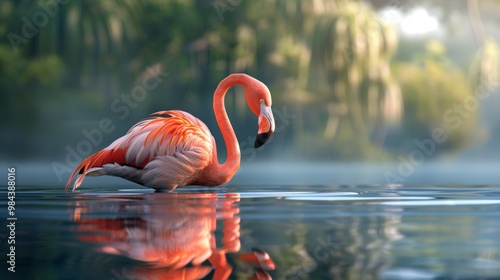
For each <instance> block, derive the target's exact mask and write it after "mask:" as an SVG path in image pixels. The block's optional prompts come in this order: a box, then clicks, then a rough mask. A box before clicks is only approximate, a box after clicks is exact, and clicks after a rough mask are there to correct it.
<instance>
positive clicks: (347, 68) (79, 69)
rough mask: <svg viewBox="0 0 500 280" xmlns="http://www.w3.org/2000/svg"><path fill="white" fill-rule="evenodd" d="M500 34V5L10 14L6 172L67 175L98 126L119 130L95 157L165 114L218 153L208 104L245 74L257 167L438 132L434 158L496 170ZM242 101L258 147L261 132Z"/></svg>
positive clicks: (383, 154)
mask: <svg viewBox="0 0 500 280" xmlns="http://www.w3.org/2000/svg"><path fill="white" fill-rule="evenodd" d="M59 2H60V3H59ZM499 23H500V1H498V0H457V1H404V0H400V1H397V0H378V1H344V0H336V1H332V0H314V1H300V0H258V1H243V0H213V1H205V0H146V1H132V0H107V1H98V0H71V1H55V0H54V1H50V0H43V1H30V0H26V1H14V0H2V1H1V2H0V92H1V96H2V102H1V103H0V118H1V122H0V131H2V137H1V138H0V147H1V156H2V159H16V160H23V159H31V160H38V159H39V160H48V161H54V160H56V161H60V162H64V161H65V156H66V155H67V154H68V147H69V149H71V150H74V151H77V152H78V150H77V149H78V147H79V146H78V145H79V143H81V141H82V140H85V139H87V138H86V136H85V134H84V133H82V131H83V130H86V131H93V130H94V129H99V122H100V121H101V120H103V119H105V118H107V119H109V120H111V123H112V125H113V127H114V129H113V131H112V132H103V133H102V134H103V139H102V141H95V142H96V143H95V144H93V146H92V152H95V151H97V150H98V149H100V148H103V147H105V146H107V145H108V144H109V143H111V142H112V141H113V140H114V139H116V138H117V137H119V136H121V135H122V134H124V133H125V132H126V131H127V129H128V128H129V127H130V126H132V125H133V124H134V123H136V122H137V121H139V120H140V119H142V118H144V117H146V116H147V115H148V114H149V113H152V112H155V111H159V110H166V109H181V110H185V111H189V112H191V113H192V114H194V115H195V116H198V117H199V118H200V119H202V120H203V121H204V122H205V123H207V125H208V126H209V127H210V128H211V130H212V132H213V133H214V135H216V137H217V138H218V141H220V142H221V141H222V140H221V138H220V133H219V132H218V129H217V128H216V123H215V118H214V116H213V113H212V106H211V102H212V94H213V91H214V89H215V88H216V86H217V84H218V83H219V81H220V80H221V79H223V78H224V77H225V76H227V75H228V74H230V73H234V72H245V73H248V74H250V75H252V76H254V77H256V78H258V79H260V80H261V81H263V82H264V83H266V84H267V85H268V87H269V88H270V90H271V93H272V96H273V110H274V112H275V118H276V125H277V132H276V134H275V138H274V139H273V140H272V142H270V143H269V146H266V147H264V149H266V152H265V153H260V154H259V157H258V158H260V159H275V160H283V159H300V160H322V161H365V160H366V161H380V160H386V161H390V160H391V159H396V158H397V156H398V155H401V154H405V153H406V154H407V153H409V152H411V151H412V150H415V149H418V146H417V145H416V144H415V140H419V141H422V140H424V139H432V138H431V137H432V133H433V131H435V130H436V129H437V128H438V129H439V128H441V129H443V130H444V131H445V133H446V136H447V138H446V141H444V142H443V143H435V144H436V147H435V148H436V152H433V153H432V154H429V155H428V156H429V157H430V158H437V157H443V156H448V157H449V156H455V157H466V158H468V159H469V158H479V159H486V158H487V159H493V160H498V159H499V158H500V152H499V151H500V150H499V149H498V148H499V141H496V140H495V139H499V137H500V118H499V117H500V112H499V110H498V109H497V107H498V105H497V104H498V102H500V99H499V98H498V97H497V96H496V95H498V92H497V90H496V85H497V84H498V81H499V71H498V70H499V69H498V68H499V66H500V57H499V50H498V45H497V44H498V41H499V39H498V38H499V37H500V29H499V28H497V27H498V24H499ZM144 81H149V82H151V84H153V83H154V82H152V81H156V82H158V83H157V86H152V87H148V88H147V89H145V85H144ZM141 86H142V90H143V92H146V94H145V95H140V98H139V97H138V96H139V95H137V96H135V97H134V94H136V93H135V92H134V91H135V90H136V89H137V87H141ZM233 91H234V94H232V93H230V94H228V95H227V97H226V107H227V109H228V113H229V116H230V118H231V121H232V123H233V125H234V127H235V130H236V133H237V135H238V137H239V140H240V143H241V144H242V146H244V145H246V146H250V145H249V143H250V142H248V141H249V140H248V137H252V138H253V137H254V135H255V132H256V123H257V122H256V119H255V117H254V116H253V115H252V114H251V112H250V110H248V109H247V108H246V105H245V99H244V96H243V95H242V94H241V89H235V90H233ZM478 96H482V98H478ZM127 98H128V99H127ZM134 98H135V99H134ZM464 102H465V103H464ZM460 107H461V108H462V109H460ZM464 108H465V109H464ZM464 110H465V111H464ZM98 140H99V139H98ZM245 141H246V142H248V143H246V142H245ZM80 148H81V147H80ZM495 148H496V149H495ZM243 149H244V147H243ZM223 150H224V149H220V151H223ZM243 151H244V152H243V156H253V155H252V153H245V150H243ZM85 153H87V151H85ZM85 155H86V154H85Z"/></svg>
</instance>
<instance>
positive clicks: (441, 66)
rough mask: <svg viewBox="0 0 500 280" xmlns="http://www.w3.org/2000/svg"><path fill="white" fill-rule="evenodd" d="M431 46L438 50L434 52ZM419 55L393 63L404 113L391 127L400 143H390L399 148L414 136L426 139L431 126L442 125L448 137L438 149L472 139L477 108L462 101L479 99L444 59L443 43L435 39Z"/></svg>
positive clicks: (459, 74) (443, 149)
mask: <svg viewBox="0 0 500 280" xmlns="http://www.w3.org/2000/svg"><path fill="white" fill-rule="evenodd" d="M428 46H429V45H428ZM433 46H434V47H433ZM435 49H439V50H442V51H439V55H438V53H436V52H434V50H435ZM423 57H426V58H427V59H424V60H420V61H416V62H414V63H405V62H401V63H397V64H395V65H394V69H393V70H394V71H393V73H395V76H396V80H397V81H398V83H399V84H400V86H401V88H402V92H403V100H404V107H405V116H404V119H403V122H402V124H401V126H400V128H399V129H396V130H395V131H396V135H397V137H396V138H397V139H398V140H397V142H398V143H400V144H399V145H397V143H396V141H394V143H391V144H392V146H393V147H394V148H396V149H401V148H404V146H405V145H407V144H408V143H413V141H414V140H415V139H424V138H430V137H431V134H432V131H433V130H434V129H435V128H443V129H445V130H446V132H447V136H448V139H447V141H446V142H445V143H443V145H441V146H439V147H438V148H440V151H441V152H445V151H451V150H455V149H458V148H460V147H463V146H464V145H465V144H466V143H468V142H469V141H470V140H471V139H473V137H471V136H470V135H471V131H473V128H474V125H475V123H476V118H477V111H478V108H477V107H476V108H474V109H468V108H472V106H471V105H467V106H465V105H464V104H465V103H466V102H467V100H470V99H475V100H476V101H477V102H479V101H478V100H477V99H476V97H475V96H474V91H473V90H472V87H471V86H470V84H469V83H468V80H467V77H466V76H465V74H464V72H463V71H462V70H461V69H458V68H456V67H454V66H452V65H451V63H450V62H449V61H447V59H446V57H445V53H444V46H442V45H440V46H439V47H436V42H432V43H431V45H430V47H428V48H427V54H425V55H424V56H423ZM471 104H472V103H471ZM461 108H463V109H461ZM462 111H463V112H464V113H461V112H462ZM457 118H459V119H457ZM392 137H394V135H393V136H392Z"/></svg>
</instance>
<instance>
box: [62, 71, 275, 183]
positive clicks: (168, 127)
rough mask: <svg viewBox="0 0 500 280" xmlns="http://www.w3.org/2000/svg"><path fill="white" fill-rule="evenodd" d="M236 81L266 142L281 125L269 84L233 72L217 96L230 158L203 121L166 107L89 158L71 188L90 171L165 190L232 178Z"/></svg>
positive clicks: (236, 158)
mask: <svg viewBox="0 0 500 280" xmlns="http://www.w3.org/2000/svg"><path fill="white" fill-rule="evenodd" d="M235 85H240V86H242V87H243V89H244V92H245V98H246V101H247V104H248V106H249V107H250V110H251V111H252V112H253V113H254V114H255V115H256V116H258V131H257V137H256V139H255V143H254V147H255V148H258V147H260V146H262V145H263V144H264V143H266V142H267V141H268V140H269V139H270V137H271V135H272V134H273V132H274V128H275V124H274V117H273V113H272V110H271V104H272V100H271V94H270V92H269V89H268V88H267V86H266V85H265V84H264V83H262V82H261V81H259V80H257V79H255V78H253V77H251V76H249V75H246V74H242V73H236V74H231V75H229V76H228V77H226V78H225V79H223V80H222V81H221V82H220V83H219V85H218V86H217V88H216V90H215V93H214V99H213V110H214V113H215V118H216V120H217V124H218V126H219V128H220V130H221V133H222V137H223V139H224V142H225V144H226V149H227V159H226V161H225V162H224V163H222V164H221V163H219V160H218V158H217V147H216V143H215V139H214V137H213V136H212V134H211V133H210V130H209V129H208V127H207V126H206V125H205V124H204V123H203V122H202V121H201V120H199V119H198V118H196V117H194V116H192V115H191V114H189V113H187V112H183V111H178V110H169V111H160V112H156V113H153V114H151V115H150V116H149V118H147V119H144V120H142V121H140V122H138V123H137V124H135V125H134V126H132V128H130V130H129V131H128V132H127V133H126V134H125V135H124V136H122V137H120V138H118V139H117V140H115V141H114V142H113V143H111V145H109V146H108V147H106V148H104V149H102V150H100V151H98V152H96V153H95V154H93V155H91V156H89V157H88V158H86V159H85V160H83V161H82V163H80V164H79V165H78V166H77V167H76V168H75V170H74V171H73V173H72V174H71V176H70V178H69V180H68V183H67V184H66V190H68V188H69V186H70V185H71V182H72V181H73V179H74V178H75V177H76V180H75V183H74V185H73V189H72V191H74V190H75V189H76V188H78V187H79V186H80V185H81V184H82V182H83V179H84V178H85V176H101V175H112V176H118V177H122V178H124V179H127V180H129V181H132V182H135V183H138V184H141V185H143V186H145V187H149V188H153V189H156V190H164V191H173V190H174V189H176V188H180V187H184V186H188V185H200V186H210V187H212V186H219V185H222V184H224V183H227V182H228V181H230V180H231V179H232V178H233V176H234V174H235V173H236V171H237V170H238V169H239V167H240V147H239V144H238V141H237V139H236V135H235V133H234V130H233V127H232V126H231V122H230V121H229V118H228V116H227V113H226V109H225V107H224V96H225V94H226V92H227V91H228V89H229V88H231V87H232V86H235ZM77 174H78V175H77Z"/></svg>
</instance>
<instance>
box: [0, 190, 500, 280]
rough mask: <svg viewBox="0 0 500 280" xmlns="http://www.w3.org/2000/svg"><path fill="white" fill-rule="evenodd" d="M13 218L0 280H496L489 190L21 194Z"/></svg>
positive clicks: (496, 205) (498, 217) (495, 229)
mask: <svg viewBox="0 0 500 280" xmlns="http://www.w3.org/2000/svg"><path fill="white" fill-rule="evenodd" d="M0 194H1V204H2V205H3V206H2V207H3V208H4V209H5V210H2V211H1V213H2V214H1V215H2V216H1V217H2V220H3V222H2V223H4V224H7V223H8V222H7V220H6V218H7V217H6V213H7V206H6V204H7V199H6V197H7V193H6V191H5V189H2V192H0ZM15 215H16V217H17V221H16V229H15V234H16V236H15V238H16V248H15V254H16V267H15V270H16V272H15V273H11V272H8V271H7V267H6V266H5V259H6V253H7V234H8V232H7V231H6V230H5V228H6V226H5V225H4V226H2V227H1V228H2V231H1V232H0V234H1V235H2V236H1V237H2V238H1V243H0V245H1V252H2V254H1V255H2V258H1V259H2V260H3V261H2V263H4V266H3V269H2V271H1V272H0V279H110V280H111V279H114V280H121V279H220V278H223V277H229V279H252V278H254V279H266V278H265V277H267V276H269V277H272V279H500V187H498V186H468V187H461V186H412V187H405V186H383V185H380V186H336V185H332V186H327V185H300V186H279V185H270V186H252V185H238V186H234V185H233V186H231V185H230V186H227V187H219V188H215V189H204V188H186V189H184V190H181V191H177V192H175V193H152V192H151V191H150V190H148V189H137V188H136V189H133V188H120V187H116V186H109V187H100V188H97V187H89V186H84V187H83V188H82V189H81V190H80V191H79V192H75V193H66V192H64V191H63V190H61V186H57V187H24V186H23V187H22V188H20V187H19V188H18V189H17V193H16V212H15ZM259 277H260V278H259Z"/></svg>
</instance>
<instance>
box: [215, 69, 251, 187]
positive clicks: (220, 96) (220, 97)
mask: <svg viewBox="0 0 500 280" xmlns="http://www.w3.org/2000/svg"><path fill="white" fill-rule="evenodd" d="M235 85H241V86H243V88H244V90H245V93H246V86H247V81H246V75H241V74H232V75H230V76H229V77H227V78H225V79H224V80H222V81H221V82H220V83H219V86H218V87H217V89H216V90H215V94H214V102H213V103H214V112H215V119H216V120H217V124H218V125H219V128H220V130H221V133H222V137H223V138H224V142H225V144H226V149H227V159H226V162H224V163H223V164H220V163H219V162H218V159H217V155H216V154H215V155H214V160H215V162H214V164H215V165H216V169H217V171H216V173H217V174H216V176H217V177H219V180H220V181H223V182H221V184H222V183H225V182H227V181H229V180H230V179H231V178H232V177H233V175H234V174H235V173H236V171H238V168H239V167H240V157H241V155H240V146H239V144H238V140H237V139H236V135H235V134H234V130H233V127H232V126H231V122H230V121H229V118H228V116H227V113H226V108H225V106H224V96H225V95H226V92H227V91H228V89H229V88H230V87H232V86H235Z"/></svg>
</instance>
